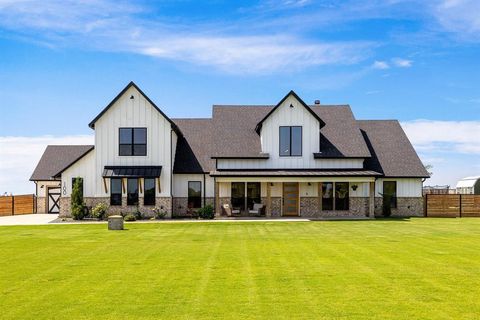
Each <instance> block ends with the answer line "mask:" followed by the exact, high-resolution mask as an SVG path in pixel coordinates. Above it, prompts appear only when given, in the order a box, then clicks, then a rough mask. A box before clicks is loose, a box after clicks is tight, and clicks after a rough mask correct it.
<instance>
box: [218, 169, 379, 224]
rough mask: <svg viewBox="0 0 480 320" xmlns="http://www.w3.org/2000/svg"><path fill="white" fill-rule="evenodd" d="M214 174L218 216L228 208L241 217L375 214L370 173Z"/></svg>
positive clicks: (310, 216) (372, 178)
mask: <svg viewBox="0 0 480 320" xmlns="http://www.w3.org/2000/svg"><path fill="white" fill-rule="evenodd" d="M275 173H277V174H278V171H275ZM363 173H364V172H363ZM222 174H223V175H222ZM375 174H376V173H375ZM214 177H215V212H216V215H217V216H226V215H229V212H228V209H230V210H231V211H232V212H230V214H232V213H233V215H234V216H242V217H248V216H265V217H305V218H323V217H370V218H374V209H375V205H374V203H375V200H374V198H375V176H374V175H373V174H372V175H370V176H367V175H365V176H363V175H362V176H355V175H350V176H344V177H342V176H333V175H331V176H313V175H307V176H299V175H297V176H288V175H283V176H272V175H270V176H260V175H259V176H249V175H243V176H226V174H225V173H223V172H222V173H220V174H217V175H214ZM259 204H261V209H260V210H258V209H259V207H260V205H259Z"/></svg>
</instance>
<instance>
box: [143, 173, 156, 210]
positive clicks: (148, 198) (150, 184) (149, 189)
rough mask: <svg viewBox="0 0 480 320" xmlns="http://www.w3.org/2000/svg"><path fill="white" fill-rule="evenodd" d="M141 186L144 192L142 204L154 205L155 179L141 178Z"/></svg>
mask: <svg viewBox="0 0 480 320" xmlns="http://www.w3.org/2000/svg"><path fill="white" fill-rule="evenodd" d="M143 188H144V189H145V191H144V192H145V193H144V194H143V205H145V206H154V205H155V179H153V178H145V179H143Z"/></svg>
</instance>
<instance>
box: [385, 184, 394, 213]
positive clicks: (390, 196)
mask: <svg viewBox="0 0 480 320" xmlns="http://www.w3.org/2000/svg"><path fill="white" fill-rule="evenodd" d="M389 200H390V208H396V207H397V182H396V181H383V201H389Z"/></svg>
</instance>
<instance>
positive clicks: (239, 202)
mask: <svg viewBox="0 0 480 320" xmlns="http://www.w3.org/2000/svg"><path fill="white" fill-rule="evenodd" d="M245 195H246V196H245ZM231 202H232V207H233V208H235V209H239V210H240V211H245V210H246V209H248V210H252V209H253V205H254V204H255V203H262V199H261V184H260V182H248V183H245V182H232V195H231Z"/></svg>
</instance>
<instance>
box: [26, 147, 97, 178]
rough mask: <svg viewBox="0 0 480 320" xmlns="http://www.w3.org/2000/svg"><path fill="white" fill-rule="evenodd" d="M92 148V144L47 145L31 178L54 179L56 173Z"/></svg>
mask: <svg viewBox="0 0 480 320" xmlns="http://www.w3.org/2000/svg"><path fill="white" fill-rule="evenodd" d="M92 149H93V146H91V145H73V146H47V148H46V149H45V151H44V152H43V155H42V157H41V158H40V161H39V162H38V164H37V167H36V168H35V170H34V171H33V174H32V176H31V177H30V180H31V181H38V180H53V176H54V175H56V174H57V173H59V172H60V171H63V170H64V169H65V168H67V167H68V166H70V165H71V164H72V163H74V162H76V161H77V160H78V159H79V158H81V157H82V156H83V155H85V154H86V153H87V152H88V151H90V150H92Z"/></svg>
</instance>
